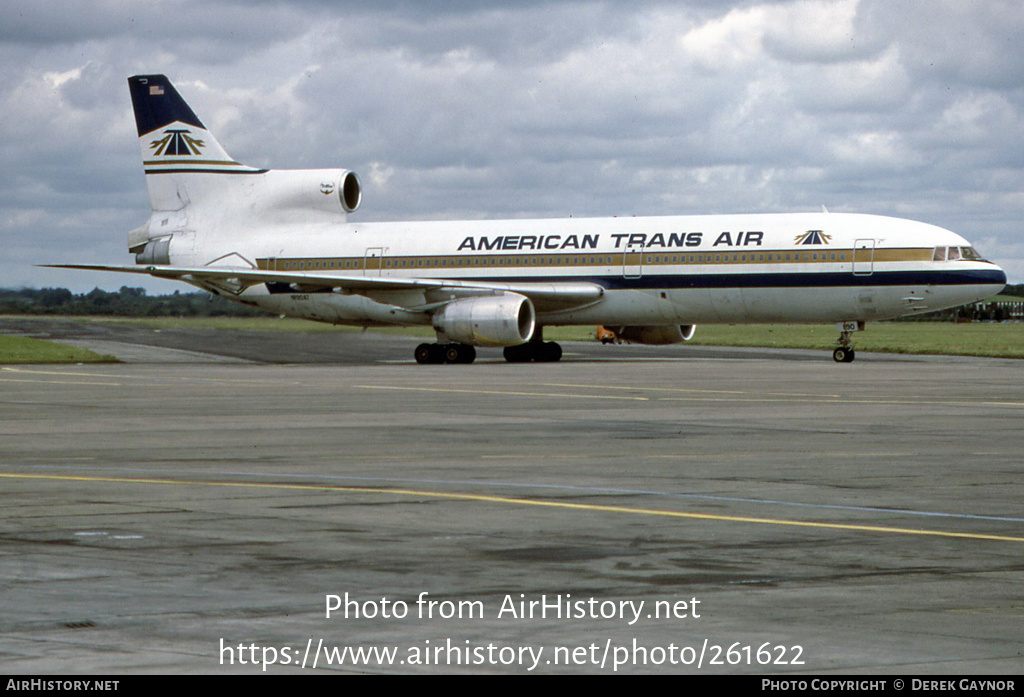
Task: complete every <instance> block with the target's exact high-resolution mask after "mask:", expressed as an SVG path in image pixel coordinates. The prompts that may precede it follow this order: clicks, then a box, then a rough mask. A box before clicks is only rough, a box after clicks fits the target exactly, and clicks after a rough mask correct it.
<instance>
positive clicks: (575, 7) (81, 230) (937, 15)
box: [0, 0, 1024, 292]
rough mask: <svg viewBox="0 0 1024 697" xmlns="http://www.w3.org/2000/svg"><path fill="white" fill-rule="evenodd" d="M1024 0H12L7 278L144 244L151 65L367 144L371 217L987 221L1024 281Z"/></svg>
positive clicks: (199, 87)
mask: <svg viewBox="0 0 1024 697" xmlns="http://www.w3.org/2000/svg"><path fill="white" fill-rule="evenodd" d="M1022 36H1024V6H1022V5H1021V3H1020V0H977V1H972V0H834V1H825V0H820V1H819V0H801V1H794V2H790V1H786V0H783V1H779V2H717V1H712V0H699V1H691V2H638V3H622V2H610V1H608V2H582V1H579V2H558V1H556V0H532V1H526V0H519V1H518V2H507V3H497V2H470V1H468V0H446V1H445V2H436V3H435V2H426V1H422V2H420V1H415V2H414V1H412V0H409V1H403V0H392V1H382V2H369V3H368V2H358V3H355V2H331V3H320V2H314V1H312V0H308V1H302V0H294V1H291V2H289V1H281V2H271V1H269V0H267V1H263V2H260V1H254V0H201V1H200V0H161V1H160V2H141V1H130V0H92V1H90V2H77V1H76V2H48V1H46V0H38V1H36V2H25V1H22V2H16V1H8V0H0V109H2V112H0V113H2V115H3V118H2V119H0V157H2V162H3V168H2V169H0V235H2V240H3V252H2V254H0V273H2V280H0V286H2V287H8V288H11V287H21V286H30V287H48V286H64V287H68V288H71V289H73V290H75V291H86V290H90V289H91V288H93V287H96V286H99V287H101V288H105V289H116V288H119V287H120V286H122V285H133V286H138V285H145V286H146V287H147V289H149V290H150V292H170V291H172V290H174V289H176V288H182V289H185V288H187V286H182V285H178V284H172V283H169V282H157V281H143V280H142V279H141V278H140V277H135V276H115V275H111V276H107V275H102V274H92V273H87V272H70V271H55V270H47V269H38V268H35V267H34V266H33V264H38V263H46V262H87V263H131V262H132V261H133V259H132V257H131V256H130V255H128V253H127V249H126V243H125V240H126V233H127V231H128V230H130V229H132V228H134V227H136V226H138V225H139V224H141V223H142V222H143V221H144V220H145V219H146V218H147V216H148V209H149V203H148V197H147V194H146V188H145V182H144V180H143V175H142V169H141V163H140V153H139V149H138V145H137V140H136V137H135V130H134V121H133V118H132V114H131V103H130V99H129V96H128V88H127V82H126V78H127V77H128V76H129V75H133V74H138V73H164V74H166V75H167V76H168V77H170V78H171V80H172V81H173V82H174V83H175V85H176V86H177V88H178V90H179V91H180V92H181V93H182V94H183V96H184V97H185V98H186V99H187V100H188V101H189V102H190V104H191V105H192V107H193V108H194V110H195V111H196V113H197V114H198V115H199V116H200V118H201V119H203V121H204V122H205V124H206V125H207V127H208V128H210V129H211V130H212V131H213V132H214V133H215V134H216V135H217V138H218V140H219V141H220V142H221V144H222V145H223V146H224V147H225V148H226V149H227V151H228V152H229V153H231V155H232V156H234V157H235V158H236V159H238V160H240V161H242V162H245V163H247V164H252V165H258V166H264V167H268V166H272V167H299V168H311V167H347V168H350V169H354V170H356V171H357V172H359V174H360V176H361V178H362V180H363V184H364V196H363V204H362V208H361V209H360V211H359V212H357V213H356V214H355V215H354V216H353V219H359V220H399V219H447V218H504V217H568V216H570V215H573V216H606V215H623V216H624V215H671V214H687V213H733V212H749V213H755V212H787V211H803V210H819V209H820V208H821V206H822V205H825V206H827V207H828V209H829V210H831V211H849V212H862V213H878V214H885V215H895V216H900V217H907V218H914V219H917V220H923V221H925V222H929V223H934V224H936V225H940V226H942V227H946V228H949V229H952V230H954V231H956V232H959V233H961V234H962V235H964V236H965V237H967V238H968V239H969V240H971V241H972V242H973V243H974V244H975V246H976V247H977V248H978V249H979V250H980V251H981V252H982V253H983V254H984V255H985V256H987V257H988V258H990V259H992V260H993V261H995V262H997V263H999V264H1000V265H1002V266H1003V267H1004V268H1005V269H1006V270H1007V271H1008V273H1009V275H1010V280H1011V281H1012V282H1024V225H1022V223H1024V220H1022V218H1024V41H1022V40H1021V37H1022Z"/></svg>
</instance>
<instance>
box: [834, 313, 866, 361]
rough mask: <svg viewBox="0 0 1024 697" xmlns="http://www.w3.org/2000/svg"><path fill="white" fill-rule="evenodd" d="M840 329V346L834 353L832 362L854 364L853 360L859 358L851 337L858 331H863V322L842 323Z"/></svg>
mask: <svg viewBox="0 0 1024 697" xmlns="http://www.w3.org/2000/svg"><path fill="white" fill-rule="evenodd" d="M836 326H837V327H839V342H838V343H839V346H837V347H836V348H835V350H834V351H832V360H834V361H835V362H836V363H853V359H854V358H855V357H856V356H857V353H856V351H854V350H853V341H851V339H850V335H851V334H853V333H854V332H856V331H863V329H864V323H863V322H840V323H839V324H838V325H836Z"/></svg>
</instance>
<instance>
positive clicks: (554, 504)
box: [0, 473, 1024, 543]
mask: <svg viewBox="0 0 1024 697" xmlns="http://www.w3.org/2000/svg"><path fill="white" fill-rule="evenodd" d="M0 478H3V479H22V480H49V481H66V482H87V483H114V484H155V485H177V486H202V487H224V488H237V489H275V490H286V491H316V492H327V493H331V492H335V493H353V494H383V495H391V496H418V497H427V498H437V499H449V500H455V501H478V502H483V503H498V504H507V505H514V506H538V507H545V508H561V509H568V510H576V511H592V512H597V513H621V514H628V515H645V516H659V517H664V518H682V519H689V520H712V521H720V522H733V523H750V524H755V525H785V526H790V527H800V528H814V529H819V530H846V531H853V532H873V533H888V534H892V535H917V536H925V537H942V538H956V539H966V540H989V541H994V542H1017V543H1024V537H1013V536H1009V535H989V534H984V533H970V532H953V531H949V530H921V529H915V528H897V527H888V526H882V525H862V524H854V523H826V522H821V521H804V520H787V519H784V518H754V517H747V516H733V515H720V514H712V513H692V512H686V511H669V510H662V509H654V508H633V507H629V506H609V505H604V504H592V503H570V502H566V501H548V500H544V499H526V498H513V497H508V496H492V495H487V494H465V493H458V492H450V491H429V490H424V489H390V488H384V487H351V486H328V485H320V484H282V483H261V482H224V481H220V482H217V481H213V482H210V481H199V480H179V479H145V478H134V477H91V476H81V475H58V474H27V473H0Z"/></svg>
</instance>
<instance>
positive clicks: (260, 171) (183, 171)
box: [146, 169, 270, 174]
mask: <svg viewBox="0 0 1024 697" xmlns="http://www.w3.org/2000/svg"><path fill="white" fill-rule="evenodd" d="M269 171H270V170H268V169H147V170H146V174H266V173H267V172H269Z"/></svg>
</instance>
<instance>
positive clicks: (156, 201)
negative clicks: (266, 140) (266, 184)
mask: <svg viewBox="0 0 1024 697" xmlns="http://www.w3.org/2000/svg"><path fill="white" fill-rule="evenodd" d="M128 86H129V89H130V91H131V95H132V107H133V108H134V110H135V124H136V126H137V128H138V132H139V147H140V148H141V150H142V164H143V167H144V169H145V172H146V183H147V184H148V185H149V195H150V202H151V203H152V207H153V210H154V211H168V210H171V211H173V210H180V209H182V208H184V207H185V206H186V205H188V202H189V195H188V189H189V186H188V180H189V178H190V177H191V175H194V174H259V173H262V172H265V171H266V170H260V169H255V168H253V167H247V166H245V165H243V164H241V163H240V162H237V161H235V160H234V159H233V158H232V157H231V156H230V155H228V154H227V152H225V150H224V148H223V147H222V146H221V144H220V143H218V142H217V139H216V138H214V137H213V134H212V133H210V131H209V130H207V128H206V126H204V125H203V122H202V121H200V120H199V117H198V116H196V113H195V112H194V111H192V108H191V107H190V106H189V105H188V104H187V103H186V102H185V100H184V99H182V97H181V95H180V94H178V91H177V90H176V89H175V88H174V85H172V84H171V81H170V80H168V79H167V78H166V77H165V76H164V75H136V76H134V77H130V78H128ZM165 175H171V176H170V177H168V176H165Z"/></svg>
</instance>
